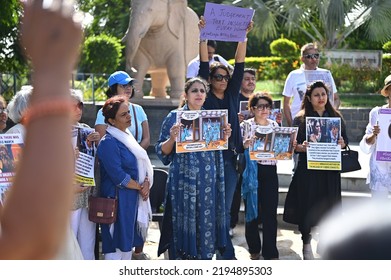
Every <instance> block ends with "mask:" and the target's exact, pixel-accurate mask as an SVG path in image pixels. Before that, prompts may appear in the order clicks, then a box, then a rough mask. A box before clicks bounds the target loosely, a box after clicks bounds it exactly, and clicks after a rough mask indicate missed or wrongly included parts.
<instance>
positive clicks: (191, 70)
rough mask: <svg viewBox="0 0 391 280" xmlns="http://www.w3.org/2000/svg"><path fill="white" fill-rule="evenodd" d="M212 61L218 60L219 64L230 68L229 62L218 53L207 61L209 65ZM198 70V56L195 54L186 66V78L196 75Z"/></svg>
mask: <svg viewBox="0 0 391 280" xmlns="http://www.w3.org/2000/svg"><path fill="white" fill-rule="evenodd" d="M213 62H220V63H221V64H224V65H225V66H227V67H229V68H232V66H231V64H229V63H228V61H226V60H225V59H224V58H223V57H222V56H220V55H218V54H215V55H213V58H212V59H211V60H210V61H209V65H211V64H212V63H213ZM199 70H200V57H199V56H197V57H195V58H194V59H192V60H191V61H190V62H189V64H188V66H187V72H186V78H187V79H190V78H193V77H196V76H197V75H198V71H199Z"/></svg>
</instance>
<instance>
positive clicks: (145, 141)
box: [140, 121, 151, 150]
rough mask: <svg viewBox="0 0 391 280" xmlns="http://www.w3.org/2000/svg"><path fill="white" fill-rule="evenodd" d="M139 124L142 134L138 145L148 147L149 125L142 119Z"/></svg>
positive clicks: (149, 141)
mask: <svg viewBox="0 0 391 280" xmlns="http://www.w3.org/2000/svg"><path fill="white" fill-rule="evenodd" d="M141 126H142V128H143V136H142V138H141V142H140V146H141V147H143V148H144V150H146V149H148V147H149V145H150V144H151V136H150V134H149V125H148V121H143V122H142V123H141Z"/></svg>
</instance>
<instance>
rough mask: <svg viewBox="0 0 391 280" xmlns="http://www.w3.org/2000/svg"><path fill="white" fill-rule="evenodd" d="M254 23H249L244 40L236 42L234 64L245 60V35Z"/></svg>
mask: <svg viewBox="0 0 391 280" xmlns="http://www.w3.org/2000/svg"><path fill="white" fill-rule="evenodd" d="M253 26H254V23H253V22H252V21H251V22H250V23H249V25H248V27H247V29H246V39H245V40H244V41H243V42H238V46H237V48H236V53H235V63H241V62H244V61H245V59H246V50H247V34H248V33H249V32H250V31H251V30H252V29H253Z"/></svg>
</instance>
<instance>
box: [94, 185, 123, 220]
mask: <svg viewBox="0 0 391 280" xmlns="http://www.w3.org/2000/svg"><path fill="white" fill-rule="evenodd" d="M115 188H116V191H115V198H110V197H95V196H92V195H90V196H89V197H88V219H89V220H90V221H91V222H94V223H97V224H113V223H115V221H116V220H117V209H118V189H117V187H115Z"/></svg>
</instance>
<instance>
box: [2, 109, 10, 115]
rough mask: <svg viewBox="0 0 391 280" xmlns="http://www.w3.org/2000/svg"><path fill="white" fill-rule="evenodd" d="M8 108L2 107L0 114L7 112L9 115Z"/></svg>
mask: <svg viewBox="0 0 391 280" xmlns="http://www.w3.org/2000/svg"><path fill="white" fill-rule="evenodd" d="M8 112H9V111H8V109H6V108H3V109H0V115H1V114H6V115H8Z"/></svg>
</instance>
